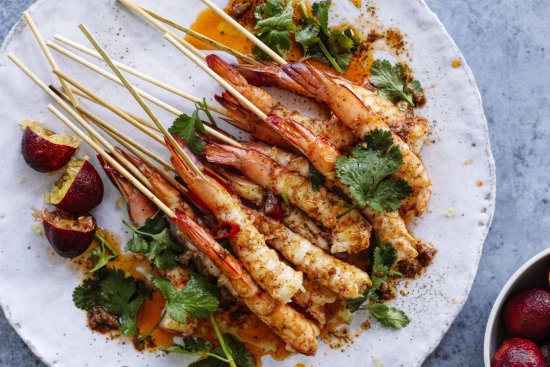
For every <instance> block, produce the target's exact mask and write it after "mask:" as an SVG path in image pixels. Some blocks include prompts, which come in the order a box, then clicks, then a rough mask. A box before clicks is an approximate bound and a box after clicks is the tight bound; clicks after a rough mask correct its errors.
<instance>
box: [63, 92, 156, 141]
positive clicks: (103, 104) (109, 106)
mask: <svg viewBox="0 0 550 367" xmlns="http://www.w3.org/2000/svg"><path fill="white" fill-rule="evenodd" d="M70 88H71V90H72V92H73V93H74V94H75V95H77V96H79V97H81V98H83V99H85V100H87V101H89V102H92V103H94V104H96V105H98V106H101V107H104V108H106V109H108V110H109V111H111V112H113V113H114V114H115V115H117V116H119V117H120V118H122V119H125V116H129V117H131V118H132V119H134V120H135V121H136V122H137V123H140V124H141V125H143V126H146V127H148V128H149V129H151V130H154V131H158V129H157V127H156V126H155V125H154V124H152V123H150V122H149V121H147V120H145V119H142V118H141V117H138V116H136V115H134V114H132V113H130V112H128V111H125V110H123V109H121V108H120V107H117V106H115V105H113V104H111V103H108V102H107V101H105V100H103V99H101V98H99V100H98V99H96V98H94V97H96V96H97V95H96V94H95V93H92V94H88V93H86V92H90V91H89V90H86V92H83V91H81V90H80V89H78V88H76V87H73V86H70ZM125 121H126V120H125Z"/></svg>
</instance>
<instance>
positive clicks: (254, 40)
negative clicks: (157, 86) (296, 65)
mask: <svg viewBox="0 0 550 367" xmlns="http://www.w3.org/2000/svg"><path fill="white" fill-rule="evenodd" d="M121 1H122V0H121ZM201 1H202V2H203V3H204V4H205V5H206V6H208V7H209V8H210V9H212V10H213V11H214V12H215V13H216V14H218V16H220V17H221V18H222V19H223V20H225V21H226V22H227V23H229V24H231V25H232V26H233V27H234V28H235V29H237V30H238V31H239V32H241V33H242V34H243V35H244V36H245V37H246V38H248V39H249V40H250V41H251V42H252V43H254V44H255V45H256V46H258V47H259V48H260V49H261V50H262V51H264V52H265V53H266V54H268V55H269V56H270V57H271V58H272V59H273V60H275V61H276V62H277V63H278V64H281V65H286V64H287V62H286V60H285V59H283V58H282V57H281V56H279V54H277V53H276V52H275V51H273V50H272V49H270V48H269V47H267V45H266V44H265V43H263V42H262V41H260V40H259V39H258V38H257V37H256V36H255V35H253V34H252V33H251V32H250V31H249V30H248V29H246V28H245V27H243V26H242V25H241V24H240V23H239V22H237V21H236V20H235V19H233V18H231V17H230V16H229V15H228V14H227V13H226V12H224V11H223V9H222V8H220V7H219V6H217V5H216V4H214V3H213V2H212V1H211V0H201ZM193 53H194V52H193Z"/></svg>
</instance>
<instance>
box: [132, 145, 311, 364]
mask: <svg viewBox="0 0 550 367" xmlns="http://www.w3.org/2000/svg"><path fill="white" fill-rule="evenodd" d="M127 157H131V158H132V162H133V163H134V164H136V166H137V167H138V168H139V169H140V171H141V172H142V173H144V175H146V177H147V178H148V179H150V180H151V183H152V186H153V188H154V190H155V192H158V193H161V194H162V196H160V197H159V198H160V199H161V201H163V202H164V203H165V204H166V205H168V206H169V207H170V208H173V209H174V210H175V213H176V215H175V217H173V218H171V220H172V222H173V223H174V224H175V225H176V226H177V229H178V235H179V236H182V237H183V238H184V239H185V242H186V244H187V246H188V248H190V249H191V251H196V252H197V253H200V254H202V257H201V259H206V260H207V261H203V265H204V267H205V269H207V270H208V271H209V273H210V275H214V276H216V277H217V278H218V279H219V280H223V282H224V283H223V285H224V286H225V287H226V288H227V289H228V290H229V292H230V293H231V294H232V295H233V296H234V297H235V298H238V299H240V300H241V301H242V302H243V303H244V304H245V305H246V306H247V307H248V308H249V309H250V310H251V311H252V312H253V313H254V314H255V315H256V316H258V318H260V319H261V320H262V321H263V322H264V323H265V324H266V325H268V326H269V327H270V328H271V329H272V330H273V332H274V333H275V334H277V335H278V336H279V337H280V338H281V339H282V340H283V341H284V342H285V343H286V345H287V349H289V350H291V351H296V352H299V353H303V354H306V355H313V354H315V352H316V350H317V336H318V335H319V328H318V327H317V326H316V325H315V324H313V323H312V322H311V321H310V320H308V319H307V318H305V317H304V316H303V315H302V314H300V313H299V312H297V311H296V310H295V309H293V308H292V307H290V306H289V305H287V304H284V303H281V302H279V301H277V300H275V299H274V298H273V297H271V296H270V295H269V294H268V293H267V292H264V291H262V290H261V289H260V288H259V287H258V286H257V285H256V283H255V282H254V280H253V279H252V277H251V276H250V274H248V273H247V272H246V270H244V269H243V267H242V266H241V264H240V263H239V262H238V260H237V259H236V258H235V257H233V256H232V255H231V254H230V253H229V252H228V251H227V250H226V249H224V248H223V247H222V246H221V245H220V244H219V243H218V242H216V241H215V240H214V239H213V238H212V236H211V235H210V234H208V233H207V232H206V230H205V229H204V228H203V227H202V226H201V225H199V224H198V223H197V222H196V221H194V220H193V219H191V216H194V213H193V212H192V209H191V210H190V206H189V205H188V204H187V205H183V206H182V203H185V202H184V201H183V200H182V199H181V196H180V195H179V194H178V191H177V190H176V189H175V188H174V187H173V186H171V185H170V184H169V183H168V182H166V181H165V180H164V179H163V178H162V177H161V176H160V175H159V174H158V173H157V172H155V170H153V169H151V168H149V167H147V166H146V165H145V164H144V163H143V162H141V161H140V160H139V159H137V158H135V157H133V156H131V155H127ZM182 164H183V163H182ZM142 195H143V194H142ZM181 208H186V209H185V210H182V209H181ZM189 210H190V211H189ZM155 212H156V211H155ZM180 275H181V274H168V276H170V277H172V278H174V279H172V280H174V281H178V282H179V281H181V280H183V279H182V278H183V277H182V276H181V277H180ZM178 284H179V283H178ZM179 285H180V286H181V284H179ZM168 326H169V327H172V325H171V324H169V325H168ZM180 328H181V326H180Z"/></svg>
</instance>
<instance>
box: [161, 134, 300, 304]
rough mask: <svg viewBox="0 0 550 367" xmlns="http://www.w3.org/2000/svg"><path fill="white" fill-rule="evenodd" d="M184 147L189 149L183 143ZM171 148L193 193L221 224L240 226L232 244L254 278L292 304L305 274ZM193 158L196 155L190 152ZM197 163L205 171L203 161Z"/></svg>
mask: <svg viewBox="0 0 550 367" xmlns="http://www.w3.org/2000/svg"><path fill="white" fill-rule="evenodd" d="M181 144H182V145H183V146H185V144H184V143H183V142H181ZM167 146H168V148H169V150H170V151H171V152H172V163H173V164H174V168H175V169H176V171H177V172H178V174H179V176H180V177H181V178H182V179H183V181H185V183H186V184H187V187H188V188H189V190H190V191H191V192H192V193H193V194H194V195H195V196H196V197H198V198H199V199H200V200H201V201H202V203H203V204H204V205H206V206H207V207H208V209H209V210H210V211H211V212H212V213H213V214H214V215H215V216H216V218H217V219H218V221H219V222H220V223H226V222H227V223H234V224H236V225H238V226H239V231H238V232H237V233H236V234H235V236H233V237H232V238H230V239H229V242H230V244H231V246H232V248H233V249H234V251H235V253H236V254H237V257H238V258H239V259H240V260H241V262H242V263H243V265H244V267H245V268H246V269H247V270H248V272H250V275H252V277H253V278H254V280H255V281H256V282H258V285H260V287H262V288H263V289H265V290H266V291H267V292H268V293H269V294H270V295H272V296H273V297H274V298H275V299H277V300H279V301H281V302H283V303H286V302H289V301H290V299H291V298H292V296H293V295H294V294H295V293H296V292H297V291H298V290H299V289H301V288H302V273H300V272H297V271H295V270H293V269H292V268H291V267H289V266H287V265H286V264H283V263H282V262H281V261H280V259H279V257H278V255H277V253H276V252H275V251H274V250H272V249H270V248H269V247H268V246H267V245H266V243H265V240H264V237H263V236H262V235H261V234H260V233H259V232H258V230H257V229H256V228H255V227H254V225H253V224H252V222H251V221H250V219H249V218H248V216H247V215H246V214H245V213H244V212H243V211H242V209H241V205H240V202H239V200H238V199H237V198H235V197H234V196H233V195H231V194H230V193H229V192H228V191H227V190H226V189H225V188H224V187H223V186H222V185H221V184H220V183H219V182H218V181H216V180H215V179H213V178H211V177H209V176H205V177H204V179H202V178H199V177H198V176H197V175H196V174H195V172H194V171H192V170H191V168H190V167H189V166H188V165H187V164H186V163H185V162H184V161H183V159H182V158H181V157H180V156H179V155H178V154H176V152H175V150H174V148H173V147H172V146H171V144H169V142H167ZM189 155H190V156H192V153H191V152H190V151H189ZM196 164H197V166H199V167H201V168H202V165H201V164H200V163H199V162H196Z"/></svg>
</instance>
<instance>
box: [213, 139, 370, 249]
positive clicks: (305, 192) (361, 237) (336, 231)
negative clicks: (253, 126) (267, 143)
mask: <svg viewBox="0 0 550 367" xmlns="http://www.w3.org/2000/svg"><path fill="white" fill-rule="evenodd" d="M205 153H206V159H207V160H208V161H209V162H212V163H215V164H221V165H226V166H231V167H234V168H237V169H238V170H240V171H241V172H242V173H243V174H244V175H245V176H247V177H248V178H249V179H250V180H251V181H252V182H254V183H255V184H257V185H259V186H261V187H263V188H267V189H269V190H271V191H272V192H274V193H275V194H277V195H285V196H286V197H287V198H288V201H289V202H290V203H292V204H293V205H294V206H296V207H298V208H300V209H301V210H303V211H304V212H305V213H306V214H307V215H308V216H309V217H311V218H313V219H315V220H317V221H318V222H319V223H321V224H322V225H323V226H324V227H325V228H327V229H328V230H330V231H331V234H332V248H331V252H332V253H338V252H348V253H355V252H358V251H361V250H364V249H366V248H368V246H369V241H370V234H371V225H370V224H369V223H368V222H367V221H366V220H365V218H363V216H362V215H361V213H360V212H359V211H357V210H355V209H352V210H349V204H347V203H346V202H345V201H344V200H343V199H342V198H340V197H339V196H337V195H335V194H332V193H329V192H327V190H326V189H325V188H324V187H319V188H318V190H314V189H313V187H312V184H311V180H309V179H307V178H305V177H303V176H302V175H300V174H298V173H294V172H291V171H290V170H288V169H286V168H284V167H282V166H281V165H279V164H278V163H277V162H276V161H274V160H273V159H271V158H269V157H267V156H265V155H263V154H262V153H260V152H258V151H257V150H254V149H250V148H246V147H242V148H237V147H233V146H228V145H225V144H219V143H213V142H210V143H208V144H207V145H206V148H205ZM346 210H349V214H348V215H345V216H343V217H341V218H338V214H340V213H342V212H344V211H346Z"/></svg>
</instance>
